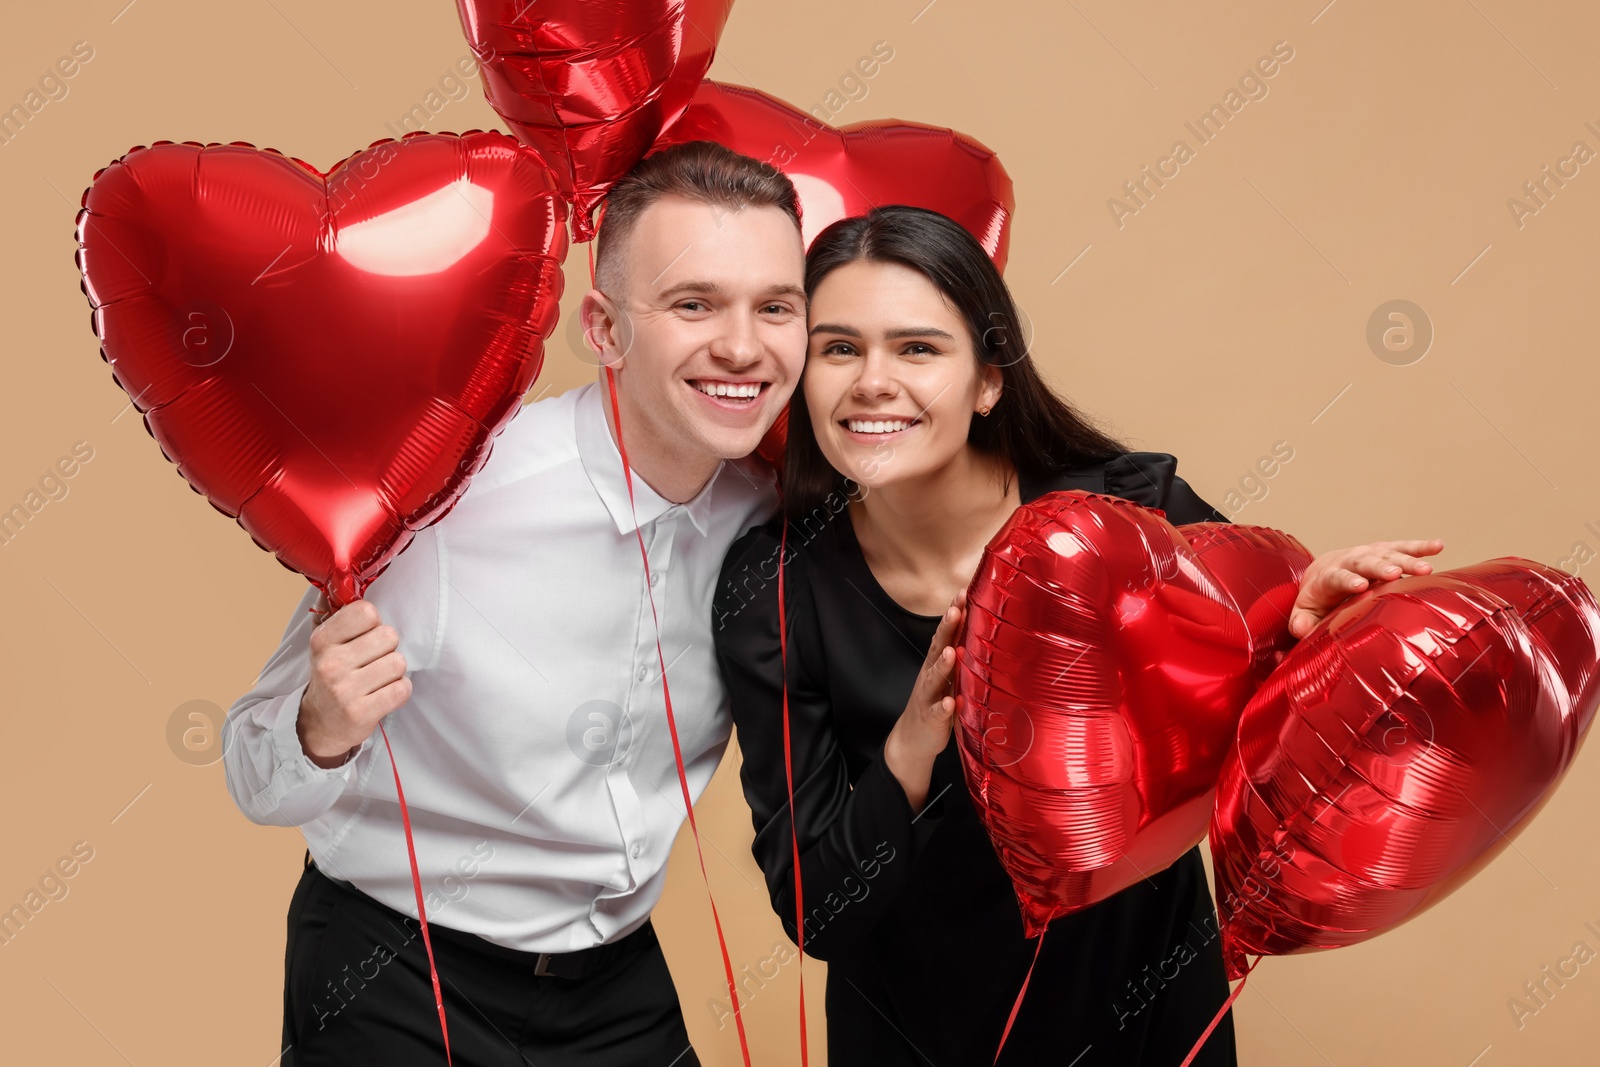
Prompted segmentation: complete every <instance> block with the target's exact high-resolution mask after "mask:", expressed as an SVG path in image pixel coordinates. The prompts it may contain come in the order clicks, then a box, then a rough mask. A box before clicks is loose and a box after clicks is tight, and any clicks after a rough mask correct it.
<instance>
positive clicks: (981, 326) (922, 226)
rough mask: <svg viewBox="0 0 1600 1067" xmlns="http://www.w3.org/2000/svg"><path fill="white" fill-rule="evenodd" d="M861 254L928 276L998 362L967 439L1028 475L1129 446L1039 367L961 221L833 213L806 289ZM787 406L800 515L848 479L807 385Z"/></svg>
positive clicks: (789, 507)
mask: <svg viewBox="0 0 1600 1067" xmlns="http://www.w3.org/2000/svg"><path fill="white" fill-rule="evenodd" d="M862 260H864V261H867V262H872V263H898V264H900V265H902V266H905V267H909V268H911V269H912V270H914V271H916V272H917V273H919V274H921V275H922V276H923V277H925V278H927V279H928V280H929V281H930V282H932V283H933V284H934V285H935V286H937V287H938V289H939V291H940V292H942V293H943V294H944V296H945V299H947V300H949V301H950V303H951V304H952V305H954V307H955V308H956V310H957V311H958V312H960V314H961V317H962V319H964V320H965V321H966V324H967V331H968V333H970V334H971V336H972V342H973V347H974V348H975V349H976V351H977V356H978V358H979V359H980V360H982V361H983V362H985V363H987V364H989V365H991V366H995V367H999V368H1000V373H1001V379H1002V389H1001V394H1000V401H999V403H998V404H996V405H995V407H994V409H993V410H992V411H991V412H990V413H989V414H988V415H987V416H985V417H979V416H977V415H974V416H973V419H972V428H971V430H970V431H969V432H968V436H967V440H968V442H970V443H971V444H972V446H973V447H974V448H977V449H979V450H981V451H983V452H987V453H990V454H991V455H995V456H998V457H1000V458H1001V459H1004V460H1006V461H1007V462H1009V463H1010V464H1011V466H1012V467H1014V468H1015V469H1016V470H1017V471H1018V472H1019V473H1020V474H1021V475H1022V476H1023V477H1026V478H1029V479H1039V478H1044V477H1048V476H1049V475H1051V474H1052V473H1054V472H1056V471H1061V470H1067V469H1070V468H1071V467H1073V466H1078V465H1082V464H1087V463H1092V462H1096V461H1099V460H1105V459H1110V458H1111V457H1113V456H1116V455H1120V454H1121V453H1123V452H1126V451H1127V448H1126V446H1124V445H1123V444H1122V443H1121V442H1119V441H1117V440H1115V439H1114V438H1112V437H1109V436H1107V435H1106V434H1104V433H1102V432H1101V431H1100V430H1098V429H1096V428H1095V427H1094V426H1093V425H1092V424H1090V423H1089V421H1088V420H1086V419H1085V418H1084V417H1083V416H1081V415H1079V414H1078V412H1077V411H1076V410H1075V409H1074V408H1073V407H1072V405H1071V404H1069V403H1068V402H1067V401H1065V400H1063V399H1062V398H1061V397H1059V396H1057V395H1056V394H1055V393H1054V392H1052V391H1051V390H1050V387H1049V386H1048V385H1046V384H1045V382H1044V379H1043V378H1041V377H1040V376H1039V371H1038V369H1037V368H1036V367H1035V366H1034V364H1033V358H1032V357H1031V356H1030V355H1029V354H1028V351H1027V348H1026V343H1027V342H1026V339H1025V338H1024V336H1023V332H1022V321H1021V317H1020V316H1019V315H1018V313H1017V305H1016V303H1015V302H1014V301H1013V300H1012V299H1011V292H1010V290H1008V289H1007V288H1006V283H1005V281H1004V279H1002V278H1001V277H1000V272H999V270H997V269H996V268H995V265H994V262H993V261H992V260H990V258H989V256H988V253H986V252H985V251H984V250H983V246H982V245H980V244H978V242H977V240H976V239H975V238H974V237H973V236H972V235H971V234H970V233H968V232H967V231H966V230H965V229H963V228H962V227H961V225H960V224H959V223H957V222H955V221H954V220H952V219H950V218H947V217H946V216H944V215H941V214H939V213H938V212H936V211H927V210H925V209H923V208H918V207H904V206H898V205H896V206H891V207H880V208H874V209H873V210H872V211H870V212H868V213H867V214H865V215H858V216H856V217H854V218H848V219H840V220H839V221H838V222H835V223H834V224H833V225H831V226H829V227H828V228H827V229H825V230H823V231H822V232H821V233H820V234H818V235H817V239H816V241H815V242H813V243H812V245H811V251H810V252H809V253H808V254H807V256H806V295H807V296H808V297H809V296H812V295H813V294H815V293H816V291H817V286H819V285H820V284H822V279H824V278H826V277H827V276H828V275H829V274H831V273H833V271H835V270H837V269H839V268H840V267H842V266H844V265H845V264H847V263H855V262H857V261H862ZM789 408H790V411H789V442H788V449H787V453H786V455H785V456H784V479H783V499H784V510H785V511H786V512H788V514H789V515H790V516H801V515H806V514H807V513H809V512H812V511H813V510H814V509H816V508H818V507H819V506H820V505H822V504H824V503H825V502H826V500H827V498H828V497H829V495H830V494H847V493H848V492H849V490H850V489H851V486H850V484H849V482H848V479H847V478H846V477H845V475H843V474H841V473H840V472H838V471H836V470H834V469H833V467H832V466H831V465H830V464H829V463H828V460H827V458H826V457H825V456H823V454H822V449H821V448H820V447H819V446H818V445H817V438H816V434H815V433H814V432H813V431H812V429H811V413H810V411H809V410H808V409H807V407H806V398H805V390H804V388H800V389H796V390H795V392H794V398H793V399H792V400H790V401H789ZM840 499H842V497H841V498H840ZM841 506H842V505H841ZM829 510H831V511H835V512H837V511H838V510H839V509H838V508H830V509H829Z"/></svg>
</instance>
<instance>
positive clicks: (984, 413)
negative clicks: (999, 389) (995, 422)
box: [978, 407, 989, 418]
mask: <svg viewBox="0 0 1600 1067" xmlns="http://www.w3.org/2000/svg"><path fill="white" fill-rule="evenodd" d="M978 414H979V415H982V416H984V417H985V418H987V417H988V415H989V409H988V408H986V407H982V408H979V409H978Z"/></svg>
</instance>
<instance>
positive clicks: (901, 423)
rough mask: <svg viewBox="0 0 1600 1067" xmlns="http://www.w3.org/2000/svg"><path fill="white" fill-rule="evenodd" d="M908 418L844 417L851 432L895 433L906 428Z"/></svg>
mask: <svg viewBox="0 0 1600 1067" xmlns="http://www.w3.org/2000/svg"><path fill="white" fill-rule="evenodd" d="M912 421H913V420H910V419H846V420H845V425H846V426H847V427H849V429H850V432H851V433H897V432H899V431H900V430H904V429H907V428H908V427H909V426H910V425H911V423H912Z"/></svg>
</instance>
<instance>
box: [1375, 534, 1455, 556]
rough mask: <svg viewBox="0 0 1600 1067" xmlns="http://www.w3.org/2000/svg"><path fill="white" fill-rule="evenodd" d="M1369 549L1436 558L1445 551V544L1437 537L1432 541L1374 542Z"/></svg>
mask: <svg viewBox="0 0 1600 1067" xmlns="http://www.w3.org/2000/svg"><path fill="white" fill-rule="evenodd" d="M1369 547H1372V548H1378V549H1388V550H1390V551H1394V552H1404V553H1407V554H1408V555H1412V556H1436V555H1438V554H1439V553H1440V552H1443V551H1444V542H1443V541H1441V540H1440V539H1439V538H1437V537H1435V538H1434V539H1433V540H1431V541H1374V542H1373V543H1372V545H1371V546H1369Z"/></svg>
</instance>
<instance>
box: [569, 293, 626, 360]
mask: <svg viewBox="0 0 1600 1067" xmlns="http://www.w3.org/2000/svg"><path fill="white" fill-rule="evenodd" d="M578 323H579V325H580V326H581V327H582V329H583V343H584V347H586V348H588V349H589V351H591V352H593V353H594V354H595V355H596V356H597V357H598V360H597V362H598V363H599V364H600V365H601V366H605V365H607V364H611V365H615V366H619V367H620V366H621V364H622V360H623V357H624V356H625V355H626V354H627V351H628V338H627V337H626V336H625V334H626V333H627V324H626V322H625V321H624V316H623V314H622V311H621V309H620V308H618V307H617V305H616V303H614V302H613V301H612V299H611V298H610V297H608V296H606V294H604V293H602V292H601V291H600V290H598V289H590V290H589V291H588V292H587V293H584V294H583V299H582V300H581V301H579V303H578Z"/></svg>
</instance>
